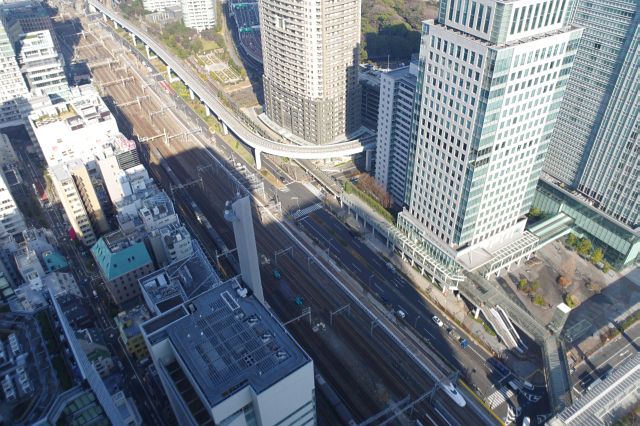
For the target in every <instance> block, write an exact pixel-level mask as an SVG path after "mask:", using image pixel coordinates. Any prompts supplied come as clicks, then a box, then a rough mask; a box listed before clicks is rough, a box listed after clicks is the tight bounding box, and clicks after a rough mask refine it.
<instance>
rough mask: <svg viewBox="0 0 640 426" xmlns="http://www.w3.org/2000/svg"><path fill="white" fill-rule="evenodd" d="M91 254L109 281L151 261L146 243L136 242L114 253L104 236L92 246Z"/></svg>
mask: <svg viewBox="0 0 640 426" xmlns="http://www.w3.org/2000/svg"><path fill="white" fill-rule="evenodd" d="M91 254H93V257H94V259H95V260H96V262H97V263H98V266H99V267H100V269H101V270H102V274H103V276H104V277H105V278H106V279H107V280H109V281H111V280H114V279H116V278H118V277H120V276H122V275H125V274H128V273H129V272H131V271H134V270H136V269H138V268H141V267H143V266H144V265H147V264H149V263H151V257H150V256H149V252H147V248H146V247H145V246H144V243H135V244H132V245H130V246H128V247H125V248H121V249H120V250H118V251H115V252H113V253H112V252H111V250H110V249H109V246H108V245H107V243H106V242H105V239H104V237H101V238H100V239H99V240H98V242H97V243H95V244H94V245H93V247H91Z"/></svg>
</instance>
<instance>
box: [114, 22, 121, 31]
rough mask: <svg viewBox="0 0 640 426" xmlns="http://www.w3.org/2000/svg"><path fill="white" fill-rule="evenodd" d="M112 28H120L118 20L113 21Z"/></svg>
mask: <svg viewBox="0 0 640 426" xmlns="http://www.w3.org/2000/svg"><path fill="white" fill-rule="evenodd" d="M113 28H115V29H116V30H117V29H118V28H120V26H119V24H118V21H113Z"/></svg>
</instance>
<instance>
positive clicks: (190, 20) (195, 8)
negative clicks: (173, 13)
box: [180, 0, 216, 32]
mask: <svg viewBox="0 0 640 426" xmlns="http://www.w3.org/2000/svg"><path fill="white" fill-rule="evenodd" d="M180 3H181V5H182V19H183V21H184V25H185V27H187V28H193V29H194V30H196V31H198V32H200V31H204V30H208V29H210V28H213V27H215V26H216V2H215V0H181V2H180Z"/></svg>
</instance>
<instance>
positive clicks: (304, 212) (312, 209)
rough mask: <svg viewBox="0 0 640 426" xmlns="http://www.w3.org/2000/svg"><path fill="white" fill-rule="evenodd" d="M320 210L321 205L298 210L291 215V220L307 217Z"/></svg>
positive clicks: (317, 204)
mask: <svg viewBox="0 0 640 426" xmlns="http://www.w3.org/2000/svg"><path fill="white" fill-rule="evenodd" d="M321 208H322V204H321V203H315V204H312V205H310V206H309V207H305V208H304V209H302V210H298V211H296V212H295V213H293V220H298V219H300V218H301V217H304V216H306V215H308V214H309V213H313V212H315V211H316V210H320V209H321Z"/></svg>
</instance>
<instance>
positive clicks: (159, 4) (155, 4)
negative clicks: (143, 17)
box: [142, 0, 180, 12]
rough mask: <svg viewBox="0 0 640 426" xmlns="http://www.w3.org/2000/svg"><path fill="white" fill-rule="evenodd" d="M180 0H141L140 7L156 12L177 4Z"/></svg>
mask: <svg viewBox="0 0 640 426" xmlns="http://www.w3.org/2000/svg"><path fill="white" fill-rule="evenodd" d="M179 5H180V0H142V7H143V8H144V10H146V11H149V12H158V11H161V10H165V9H166V8H168V7H171V6H179Z"/></svg>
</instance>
